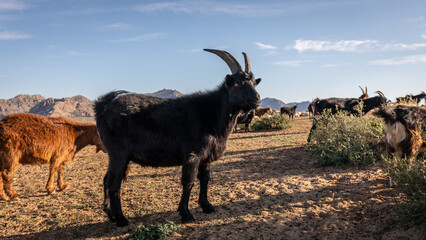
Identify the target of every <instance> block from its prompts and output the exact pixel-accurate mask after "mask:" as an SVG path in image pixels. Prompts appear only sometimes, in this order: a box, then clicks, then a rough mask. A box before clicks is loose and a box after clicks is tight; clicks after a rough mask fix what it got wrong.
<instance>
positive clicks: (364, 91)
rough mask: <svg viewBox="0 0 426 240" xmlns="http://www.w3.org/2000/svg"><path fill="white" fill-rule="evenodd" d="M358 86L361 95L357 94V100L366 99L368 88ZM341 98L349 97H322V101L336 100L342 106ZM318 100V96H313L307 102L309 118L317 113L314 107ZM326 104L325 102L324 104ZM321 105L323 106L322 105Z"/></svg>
mask: <svg viewBox="0 0 426 240" xmlns="http://www.w3.org/2000/svg"><path fill="white" fill-rule="evenodd" d="M359 88H360V89H361V91H362V95H361V96H359V98H358V100H365V99H368V98H369V96H368V90H367V87H365V90H364V89H363V88H362V87H361V86H359ZM377 92H379V91H377ZM343 99H346V100H349V99H350V98H327V99H323V102H324V100H325V101H328V100H329V101H333V102H334V101H336V102H338V103H337V104H336V105H337V106H338V107H343V106H344V104H341V102H342V101H344V100H343ZM351 99H354V98H351ZM319 101H320V99H319V98H315V99H314V100H313V101H312V102H311V103H310V104H309V106H308V112H309V118H311V115H312V116H315V115H316V114H317V113H318V110H317V109H316V108H315V107H316V104H317V103H318V102H319ZM326 105H327V104H326ZM323 107H325V106H323ZM333 107H334V109H336V108H335V106H334V105H333ZM323 110H324V109H321V112H322V111H323Z"/></svg>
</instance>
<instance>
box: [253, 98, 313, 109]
mask: <svg viewBox="0 0 426 240" xmlns="http://www.w3.org/2000/svg"><path fill="white" fill-rule="evenodd" d="M296 104H297V108H296V111H297V112H303V111H305V110H307V109H308V105H309V102H308V101H304V102H290V103H284V102H283V101H281V100H279V99H276V98H264V99H262V103H261V104H260V107H262V108H266V107H268V106H270V107H271V108H272V109H276V110H280V109H281V107H284V106H285V107H292V106H294V105H296Z"/></svg>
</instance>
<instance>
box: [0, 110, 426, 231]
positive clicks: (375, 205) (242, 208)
mask: <svg viewBox="0 0 426 240" xmlns="http://www.w3.org/2000/svg"><path fill="white" fill-rule="evenodd" d="M310 126H311V123H310V121H309V119H307V117H301V118H295V120H294V123H293V127H292V128H290V129H286V130H282V131H266V132H249V133H244V132H240V133H236V134H232V135H231V138H230V140H229V142H228V147H227V153H226V155H225V156H224V157H223V158H222V159H221V160H220V161H218V162H215V163H214V164H213V165H212V174H211V176H212V181H211V183H210V185H209V199H210V201H211V203H212V204H213V205H214V206H215V207H216V210H217V212H216V213H212V214H204V213H203V212H202V210H201V208H200V207H199V206H198V204H197V200H198V199H197V198H198V193H199V187H198V185H197V184H196V185H195V187H194V188H193V191H192V194H191V200H190V210H191V211H192V213H193V214H194V217H195V218H196V219H197V222H196V223H194V224H186V225H184V224H180V216H179V214H178V212H177V211H176V210H177V207H178V203H179V200H180V195H181V187H180V174H181V171H180V168H178V167H175V168H157V169H155V168H142V167H140V166H138V165H135V164H132V165H131V169H130V173H129V177H128V182H127V183H125V184H124V185H123V187H122V204H123V211H124V214H125V215H126V216H127V217H128V218H129V221H130V225H129V226H127V227H124V228H118V227H116V226H115V224H114V223H110V222H109V221H108V219H107V217H106V215H105V214H104V212H103V211H102V201H103V190H102V178H103V175H104V174H105V172H106V167H107V163H108V158H107V155H106V154H104V153H98V154H95V149H94V147H87V148H85V149H83V150H82V151H81V152H79V153H78V154H77V156H76V157H75V159H74V160H73V161H72V162H71V163H69V164H68V165H67V166H66V171H65V181H66V183H67V184H68V185H69V189H67V190H65V191H62V192H57V193H55V194H53V195H51V196H48V195H46V191H45V189H44V186H45V184H46V181H47V176H48V166H47V165H43V166H19V167H18V170H17V172H16V174H15V178H14V180H15V182H14V186H15V189H16V191H17V193H18V195H20V197H21V200H19V201H8V202H4V201H3V202H0V238H1V239H123V238H128V237H129V236H130V233H131V231H132V230H133V229H134V228H135V227H136V226H137V225H138V224H139V223H144V224H145V225H151V224H158V223H164V222H165V221H166V220H170V221H174V222H176V223H179V225H180V227H181V231H180V232H179V233H178V234H175V235H173V236H172V237H169V238H168V239H424V234H425V233H424V232H422V230H420V228H419V227H418V226H417V227H416V226H411V225H409V224H403V223H400V222H399V221H398V220H397V215H396V213H395V212H394V211H393V208H394V206H395V204H396V203H395V202H396V201H397V200H399V198H400V197H401V196H400V195H399V194H398V192H397V191H396V190H395V189H394V188H390V187H389V185H388V180H387V176H386V173H385V172H384V171H383V170H382V163H380V162H379V163H377V164H374V165H370V166H367V167H364V168H361V169H360V168H353V167H322V168H317V167H315V166H314V163H315V162H316V159H315V158H314V157H312V156H311V155H310V154H309V153H308V152H307V151H306V149H305V148H304V144H305V143H306V138H307V135H308V130H309V128H310Z"/></svg>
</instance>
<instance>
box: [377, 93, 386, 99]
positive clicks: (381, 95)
mask: <svg viewBox="0 0 426 240" xmlns="http://www.w3.org/2000/svg"><path fill="white" fill-rule="evenodd" d="M375 93H377V94H379V95H380V97H382V98H386V97H385V95H384V94H383V93H382V92H380V91H376V92H375Z"/></svg>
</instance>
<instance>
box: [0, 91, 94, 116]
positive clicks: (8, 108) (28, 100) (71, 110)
mask: <svg viewBox="0 0 426 240" xmlns="http://www.w3.org/2000/svg"><path fill="white" fill-rule="evenodd" d="M13 113H34V114H39V115H43V116H65V117H93V116H94V112H93V102H92V101H91V100H89V99H87V98H86V97H84V96H81V95H78V96H74V97H69V98H47V99H46V98H45V97H43V96H41V95H38V94H37V95H18V96H16V97H14V98H11V99H0V118H3V117H4V116H6V115H9V114H13Z"/></svg>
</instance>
